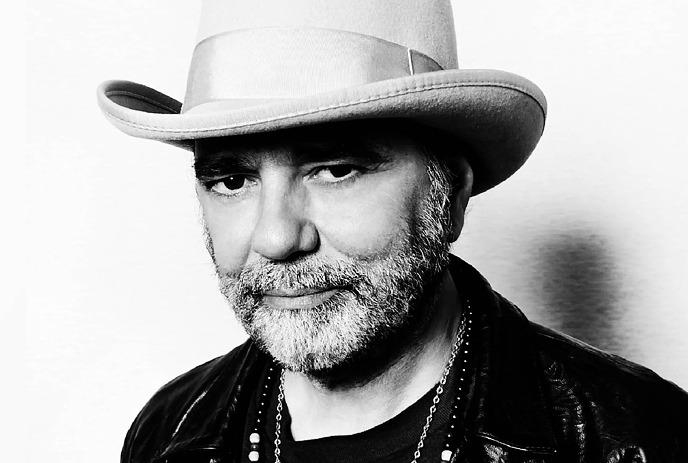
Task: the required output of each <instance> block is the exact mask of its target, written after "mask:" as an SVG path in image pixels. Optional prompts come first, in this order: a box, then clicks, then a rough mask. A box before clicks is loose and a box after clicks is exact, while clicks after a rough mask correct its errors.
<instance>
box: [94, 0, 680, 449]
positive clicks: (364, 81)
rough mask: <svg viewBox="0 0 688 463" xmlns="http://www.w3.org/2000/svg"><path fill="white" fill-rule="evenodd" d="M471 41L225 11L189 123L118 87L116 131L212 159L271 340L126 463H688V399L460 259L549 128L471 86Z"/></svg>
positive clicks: (282, 8)
mask: <svg viewBox="0 0 688 463" xmlns="http://www.w3.org/2000/svg"><path fill="white" fill-rule="evenodd" d="M451 18H452V13H451V9H450V6H449V4H448V2H446V1H441V0H423V1H417V0H416V1H411V0H398V1H395V2H390V1H389V0H367V1H362V0H357V1H354V0H348V1H343V0H335V1H330V2H327V3H326V4H325V3H317V2H314V1H312V0H299V1H291V2H273V1H267V2H262V3H260V4H258V5H256V4H255V3H249V2H245V3H240V2H229V1H227V0H206V2H205V4H204V10H203V15H202V20H201V33H200V37H199V42H198V45H197V47H196V49H195V51H194V57H193V60H192V64H191V70H190V74H189V81H188V87H187V94H186V98H185V101H184V105H183V107H182V105H181V104H180V103H179V102H177V101H175V100H173V99H171V98H169V97H167V96H165V95H162V94H160V93H159V92H156V91H154V90H151V89H149V88H147V87H144V86H142V85H139V84H134V83H131V82H107V83H105V84H104V85H103V86H101V88H100V90H99V101H100V104H101V107H102V109H103V110H104V112H105V113H106V115H107V116H108V117H109V118H110V120H111V121H112V122H113V123H114V124H115V125H116V126H117V127H119V128H120V129H122V130H124V131H125V132H127V133H129V134H131V135H135V136H140V137H144V138H151V139H158V140H161V141H165V142H168V143H172V144H176V145H179V146H181V147H184V148H187V149H191V150H193V152H194V158H195V165H194V166H195V171H196V177H197V179H198V183H197V194H198V198H199V201H200V203H201V206H202V210H203V218H204V222H205V232H206V237H207V244H208V250H209V251H210V254H211V257H212V259H213V262H214V263H215V266H216V269H217V273H218V277H219V280H220V287H221V291H222V293H223V294H224V296H225V297H226V299H227V300H228V302H229V304H230V306H231V307H232V309H233V310H234V311H235V312H236V314H237V316H238V318H239V320H240V321H241V323H242V324H243V326H244V328H245V329H246V331H247V332H248V333H249V335H250V340H249V341H248V342H247V343H245V344H244V345H242V346H239V347H238V348H236V349H234V350H232V351H231V352H230V353H229V354H227V355H225V356H223V357H220V358H217V359H214V360H211V361H209V362H208V363H206V364H204V365H201V366H199V367H197V368H195V369H194V370H192V371H190V372H188V373H185V374H183V375H181V376H180V377H178V378H176V379H175V380H173V381H172V382H170V383H168V384H167V385H165V386H164V387H163V388H162V389H161V390H160V391H158V393H156V394H155V396H154V397H153V398H152V399H151V400H150V401H149V403H148V404H147V405H146V406H145V407H144V409H143V410H142V411H141V413H140V414H139V416H138V417H137V418H136V420H135V421H134V423H133V425H132V427H131V429H130V431H129V433H128V435H127V437H126V441H125V444H124V448H123V451H122V461H123V462H137V463H142V462H180V461H183V462H197V461H203V462H210V461H214V462H238V461H284V462H316V461H317V462H321V461H331V462H354V461H355V462H396V461H414V462H430V461H494V462H497V461H506V462H525V461H528V462H550V461H586V462H587V461H606V462H620V461H687V460H688V413H687V412H688V396H686V394H685V393H684V392H683V391H681V390H680V389H678V388H677V387H676V386H674V385H673V384H671V383H668V382H665V381H663V380H662V379H660V378H659V377H657V376H656V375H655V374H654V373H652V372H650V371H649V370H646V369H644V368H642V367H639V366H637V365H633V364H631V363H629V362H627V361H625V360H622V359H620V358H617V357H614V356H610V355H608V354H605V353H602V352H599V351H597V350H595V349H593V348H591V347H589V346H586V345H584V344H582V343H579V342H577V341H575V340H573V339H570V338H567V337H565V336H563V335H560V334H558V333H554V332H552V331H550V330H548V329H546V328H543V327H540V326H537V325H534V324H530V323H529V322H528V321H527V320H526V319H525V318H524V317H523V315H522V314H521V313H520V312H519V311H518V309H516V308H515V307H514V306H513V305H511V304H510V303H509V302H508V301H506V300H505V299H503V298H502V297H501V296H500V295H498V294H497V293H495V292H494V291H492V289H491V288H490V287H489V285H488V284H487V282H485V280H484V279H482V277H481V276H480V275H479V274H478V273H477V272H476V271H475V270H474V269H473V268H471V267H470V266H469V265H468V264H466V263H464V262H462V261H460V260H459V259H457V258H455V257H452V256H450V255H449V247H450V245H451V243H453V242H455V241H456V240H457V238H458V237H459V235H460V233H461V229H462V226H463V220H464V213H465V210H466V205H467V203H468V201H469V198H470V197H471V196H473V195H476V194H479V193H481V192H483V191H485V190H487V189H489V188H492V187H494V186H496V185H497V184H498V183H500V182H501V181H503V180H505V179H506V178H508V177H509V176H510V175H511V174H513V173H514V172H515V171H516V170H517V169H518V168H519V167H520V166H521V165H522V164H523V163H524V162H525V160H526V159H527V157H528V156H529V155H530V153H531V152H532V150H533V148H534V147H535V145H536V143H537V141H538V139H539V137H540V134H541V133H542V128H543V126H544V118H545V100H544V97H543V95H542V93H541V92H540V91H539V89H538V88H537V87H536V86H535V85H534V84H532V83H530V82H529V81H527V80H525V79H523V78H521V77H518V76H515V75H513V74H508V73H504V72H500V71H476V70H459V69H457V64H456V50H455V47H456V45H455V42H454V41H455V34H454V30H453V24H452V20H451Z"/></svg>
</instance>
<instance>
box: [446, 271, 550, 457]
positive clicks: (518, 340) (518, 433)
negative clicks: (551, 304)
mask: <svg viewBox="0 0 688 463" xmlns="http://www.w3.org/2000/svg"><path fill="white" fill-rule="evenodd" d="M451 272H452V277H453V278H454V281H455V282H456V284H457V287H458V290H459V293H460V294H465V295H467V296H468V297H469V299H470V300H471V303H472V305H473V308H474V314H475V325H474V326H475V328H476V330H475V336H474V339H475V341H474V346H475V349H476V357H475V359H474V361H475V367H476V375H475V378H474V379H475V382H474V385H473V395H472V398H471V401H470V403H469V404H468V410H467V415H466V426H467V435H466V439H467V440H472V441H476V440H477V441H479V442H480V445H479V447H481V448H482V453H487V454H488V456H489V455H491V456H490V458H487V459H486V460H485V461H503V460H501V459H500V458H503V457H504V456H505V455H501V457H499V456H498V455H497V454H500V453H504V452H507V453H521V454H523V453H527V454H529V455H531V456H532V457H535V456H538V455H539V456H543V457H546V456H553V455H554V454H556V447H557V445H556V440H555V438H554V433H553V429H552V423H551V418H550V412H549V410H550V407H549V406H548V403H547V399H546V397H545V395H544V391H543V384H542V381H543V379H544V378H543V374H542V369H541V368H540V366H539V364H538V360H537V358H538V357H537V355H536V352H535V350H534V346H533V339H532V331H531V329H530V325H529V322H528V320H527V319H526V318H525V316H524V315H523V314H522V313H521V312H520V311H519V310H518V309H517V308H516V307H514V306H513V305H512V304H511V303H509V302H508V301H506V300H505V299H504V298H502V297H501V296H500V295H499V294H497V293H495V292H494V291H493V290H492V288H491V287H490V285H489V283H487V281H485V279H484V278H483V277H482V276H481V275H480V274H479V273H478V272H477V271H476V270H475V269H474V268H473V267H471V266H470V265H468V264H467V263H465V262H463V261H462V260H460V259H458V258H454V259H453V260H452V265H451ZM475 443H477V442H474V443H473V444H475ZM535 461H537V460H535Z"/></svg>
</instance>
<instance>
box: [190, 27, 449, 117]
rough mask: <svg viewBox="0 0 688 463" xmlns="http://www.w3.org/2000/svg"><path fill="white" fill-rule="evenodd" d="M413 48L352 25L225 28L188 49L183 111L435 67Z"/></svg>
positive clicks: (257, 100) (255, 101) (248, 103)
mask: <svg viewBox="0 0 688 463" xmlns="http://www.w3.org/2000/svg"><path fill="white" fill-rule="evenodd" d="M440 70H442V67H441V66H440V65H439V64H437V62H436V61H435V60H433V59H432V58H430V57H428V56H427V55H424V54H423V53H420V52H418V51H416V50H412V49H410V48H407V47H404V46H403V45H399V44H397V43H393V42H388V41H386V40H383V39H379V38H377V37H372V36H368V35H364V34H359V33H356V32H348V31H340V30H332V29H319V28H262V29H245V30H236V31H229V32H224V33H221V34H218V35H214V36H211V37H208V38H206V39H204V40H203V41H201V42H199V43H198V45H197V46H196V49H195V50H194V54H193V58H192V61H191V67H190V71H189V79H188V81H187V89H186V97H185V99H184V106H183V108H182V112H183V113H189V112H198V111H201V109H202V108H201V106H202V107H203V108H208V107H213V106H214V104H213V103H217V102H220V101H222V102H223V103H224V104H223V107H225V108H226V103H227V100H233V101H232V106H233V107H237V108H240V107H246V106H253V105H256V104H260V103H261V102H265V101H266V100H270V101H272V100H276V99H277V100H285V99H295V98H301V97H305V96H309V95H314V94H318V93H324V92H329V91H333V90H338V89H342V88H347V87H353V86H356V85H363V84H368V83H372V82H377V81H381V80H387V79H394V78H398V77H404V76H409V75H413V74H420V73H424V72H433V71H440Z"/></svg>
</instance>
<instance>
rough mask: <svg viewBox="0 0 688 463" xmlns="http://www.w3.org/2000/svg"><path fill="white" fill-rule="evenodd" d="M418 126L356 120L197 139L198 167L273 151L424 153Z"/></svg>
mask: <svg viewBox="0 0 688 463" xmlns="http://www.w3.org/2000/svg"><path fill="white" fill-rule="evenodd" d="M423 151H424V150H423V146H422V143H421V142H420V139H419V136H418V135H417V130H412V126H411V124H409V123H407V122H405V121H401V120H399V121H395V120H391V121H387V120H384V121H374V120H371V121H356V122H345V123H337V124H327V125H314V126H309V127H303V128H297V129H289V130H282V131H277V132H270V133H262V134H261V133H259V134H251V135H243V136H235V137H224V138H210V139H201V140H197V141H196V147H195V151H194V155H195V163H196V167H197V169H198V168H205V167H209V166H211V165H214V164H216V163H218V162H227V161H232V162H250V161H251V160H258V159H259V158H264V157H265V156H270V155H280V156H288V157H290V158H291V160H292V161H294V162H308V161H310V160H326V159H327V158H337V157H342V156H346V157H352V156H353V157H376V156H394V155H423Z"/></svg>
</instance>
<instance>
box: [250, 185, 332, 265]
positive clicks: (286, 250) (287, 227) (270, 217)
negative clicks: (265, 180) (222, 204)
mask: <svg viewBox="0 0 688 463" xmlns="http://www.w3.org/2000/svg"><path fill="white" fill-rule="evenodd" d="M259 207H260V211H259V217H258V221H257V222H256V226H255V228H254V230H253V239H252V248H253V251H254V252H255V253H257V254H259V255H261V256H263V257H264V258H266V259H270V260H289V259H293V258H295V257H296V256H298V255H301V254H306V253H309V252H313V251H314V250H316V249H317V247H318V244H319V238H318V232H317V230H316V228H315V225H314V224H313V223H312V222H311V221H310V220H309V219H308V217H307V214H306V201H305V199H304V198H303V194H300V193H299V192H298V191H292V190H289V189H288V188H280V189H276V188H275V189H268V188H263V191H262V192H261V200H260V205H259Z"/></svg>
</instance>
